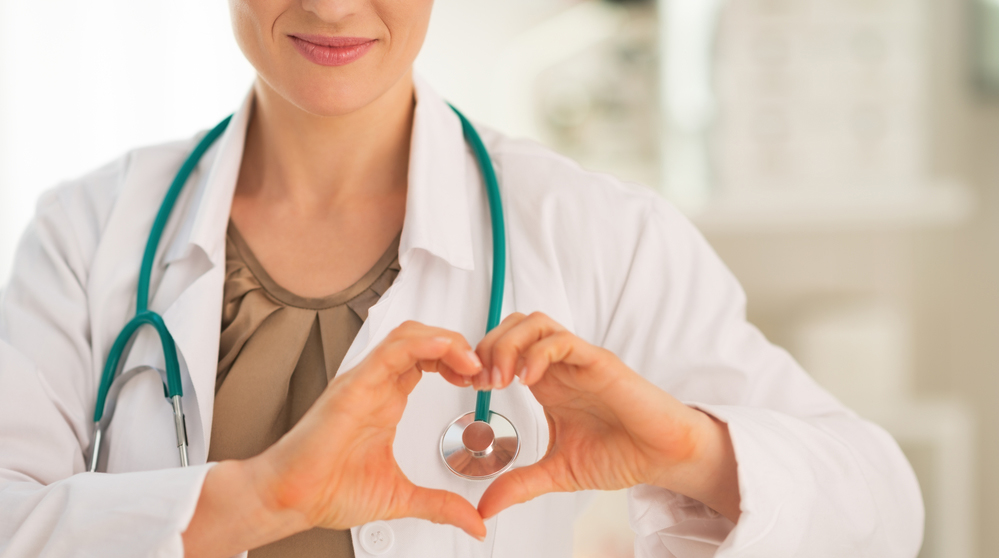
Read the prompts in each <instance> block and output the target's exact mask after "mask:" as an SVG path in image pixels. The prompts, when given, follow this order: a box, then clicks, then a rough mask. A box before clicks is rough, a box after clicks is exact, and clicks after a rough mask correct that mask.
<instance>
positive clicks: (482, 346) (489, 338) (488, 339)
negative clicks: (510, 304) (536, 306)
mask: <svg viewBox="0 0 999 558" xmlns="http://www.w3.org/2000/svg"><path fill="white" fill-rule="evenodd" d="M526 319H527V316H525V315H524V314H521V313H520V312H514V313H513V314H510V315H509V316H507V317H505V318H503V321H502V322H500V324H499V325H498V326H496V327H494V328H493V329H491V330H489V332H487V333H486V336H485V337H483V338H482V340H481V341H479V344H478V346H476V347H475V352H476V353H477V354H478V355H479V359H480V360H481V361H482V370H483V372H485V374H483V377H484V379H485V383H484V384H482V385H485V386H488V385H489V384H490V383H491V379H490V377H489V372H490V371H491V370H492V369H493V355H492V352H493V345H495V344H496V341H498V340H499V338H500V337H503V335H505V334H506V332H508V331H510V330H511V329H513V328H514V327H515V326H516V325H517V324H519V323H520V322H522V321H524V320H526ZM478 386H479V384H478V383H477V384H476V387H478Z"/></svg>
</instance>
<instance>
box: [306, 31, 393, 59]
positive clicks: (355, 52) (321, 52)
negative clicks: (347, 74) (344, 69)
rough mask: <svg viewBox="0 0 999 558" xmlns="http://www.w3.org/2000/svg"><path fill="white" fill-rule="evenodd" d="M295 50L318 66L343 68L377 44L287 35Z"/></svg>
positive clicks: (362, 39)
mask: <svg viewBox="0 0 999 558" xmlns="http://www.w3.org/2000/svg"><path fill="white" fill-rule="evenodd" d="M288 38H290V39H291V42H292V44H293V45H294V46H295V50H297V51H298V53H299V54H301V55H302V56H303V57H305V59H306V60H308V61H310V62H312V63H314V64H319V65H320V66H345V65H347V64H350V63H351V62H354V61H355V60H357V59H359V58H361V57H362V56H364V55H365V54H367V53H368V51H369V50H371V47H372V46H374V45H375V43H376V42H377V41H376V40H375V39H367V38H363V37H337V36H330V35H305V34H296V35H288Z"/></svg>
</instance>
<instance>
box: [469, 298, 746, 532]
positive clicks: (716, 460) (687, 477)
mask: <svg viewBox="0 0 999 558" xmlns="http://www.w3.org/2000/svg"><path fill="white" fill-rule="evenodd" d="M476 352H477V353H478V355H479V358H480V359H481V361H482V363H483V366H484V369H483V372H482V373H480V374H479V375H477V376H476V377H475V378H474V379H473V380H474V385H476V387H478V388H480V389H484V388H487V387H492V388H493V389H500V388H503V387H506V386H508V385H509V384H510V382H512V381H513V378H514V376H515V375H516V377H518V378H519V379H520V381H521V382H522V383H524V384H525V385H527V386H529V387H530V389H531V392H532V393H533V394H534V396H535V397H536V398H537V400H538V402H539V403H541V405H542V406H543V407H544V411H545V416H546V417H547V419H548V428H549V435H550V441H549V445H548V451H547V453H546V454H545V456H544V457H543V458H542V459H541V460H540V461H538V462H537V463H535V464H533V465H529V466H526V467H522V468H519V469H514V470H512V471H510V472H508V473H506V474H504V475H501V476H500V477H498V478H497V479H496V480H495V481H494V482H493V483H492V485H490V486H489V488H488V489H487V490H486V492H485V494H483V496H482V499H481V500H480V501H479V513H480V514H481V515H482V517H484V518H488V517H492V516H494V515H496V514H497V513H499V512H500V511H502V510H503V509H505V508H507V507H509V506H512V505H514V504H518V503H521V502H526V501H528V500H530V499H532V498H535V497H537V496H540V495H542V494H545V493H548V492H571V491H577V490H616V489H622V488H628V487H631V486H634V485H637V484H651V485H656V486H661V487H664V488H668V489H670V490H673V491H676V492H679V493H681V494H685V495H687V496H690V497H692V498H695V499H697V500H700V501H701V502H703V503H705V504H707V505H708V506H710V507H711V508H713V509H715V510H717V511H719V512H720V513H722V514H723V515H725V516H726V517H729V518H730V519H732V520H733V521H734V520H736V519H737V518H738V515H739V491H738V480H737V477H736V466H735V457H734V452H733V449H732V444H731V440H730V439H729V437H728V430H727V427H726V426H725V425H724V424H723V423H721V422H719V421H717V420H715V419H713V418H712V417H710V416H709V415H707V414H705V413H703V412H701V411H698V410H696V409H693V408H691V407H688V406H686V405H684V404H683V403H681V402H680V401H678V400H676V399H675V398H674V397H672V396H671V395H669V394H668V393H666V392H665V391H663V390H662V389H660V388H658V387H657V386H655V385H654V384H652V383H651V382H649V381H648V380H646V379H645V378H643V377H642V376H641V375H639V374H637V373H636V372H634V371H633V370H631V369H629V368H628V367H627V366H626V365H625V364H624V363H623V362H621V360H620V359H618V358H617V357H616V356H615V355H614V354H613V353H611V352H610V351H607V350H605V349H602V348H600V347H596V346H594V345H590V344H589V343H586V342H585V341H583V340H582V339H580V338H578V337H576V336H575V335H573V334H572V333H570V332H569V331H567V330H566V329H565V328H563V327H562V326H560V325H559V324H558V323H556V322H555V321H553V320H552V319H551V318H549V317H548V316H545V315H544V314H540V313H536V314H532V315H531V316H524V315H523V314H513V315H511V316H509V317H507V318H506V319H505V320H504V321H503V323H502V324H500V325H499V326H498V327H497V328H496V329H494V330H493V331H491V332H490V333H489V334H488V335H486V337H485V338H484V339H483V340H482V342H481V343H480V344H479V346H478V347H477V349H476Z"/></svg>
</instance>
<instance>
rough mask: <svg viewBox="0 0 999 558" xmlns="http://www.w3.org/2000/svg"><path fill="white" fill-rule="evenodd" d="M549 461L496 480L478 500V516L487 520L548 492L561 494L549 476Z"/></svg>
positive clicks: (517, 470) (540, 462)
mask: <svg viewBox="0 0 999 558" xmlns="http://www.w3.org/2000/svg"><path fill="white" fill-rule="evenodd" d="M549 463H550V461H547V460H541V461H539V462H537V463H535V464H534V465H529V466H527V467H522V468H520V469H514V470H512V471H510V472H508V473H504V474H502V475H500V476H499V477H497V478H496V480H494V481H493V483H492V484H490V485H489V488H487V489H486V491H485V493H483V494H482V498H480V499H479V515H480V516H482V519H489V518H490V517H493V516H494V515H496V514H498V513H499V512H501V511H503V510H505V509H507V508H509V507H510V506H513V505H516V504H522V503H524V502H527V501H529V500H533V499H534V498H537V497H538V496H541V495H542V494H548V493H549V492H562V491H563V490H562V489H560V488H559V487H558V486H557V485H556V483H555V482H554V481H553V479H552V475H551V474H549V472H548V468H549V466H550V465H549Z"/></svg>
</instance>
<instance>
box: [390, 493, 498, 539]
mask: <svg viewBox="0 0 999 558" xmlns="http://www.w3.org/2000/svg"><path fill="white" fill-rule="evenodd" d="M408 504H409V506H408V509H406V510H405V512H404V513H405V515H406V516H408V517H417V518H420V519H426V520H427V521H431V522H433V523H439V524H447V525H454V526H455V527H457V528H459V529H461V530H462V531H464V532H466V533H468V534H469V535H471V536H472V537H475V538H476V539H478V540H480V541H481V540H484V539H485V537H486V524H485V523H484V522H483V521H482V517H480V516H479V512H478V511H476V510H475V508H474V507H473V506H472V504H470V503H468V500H465V499H464V498H462V497H461V496H458V495H457V494H455V493H454V492H448V491H447V490H435V489H431V488H422V487H419V486H415V485H414V486H413V491H412V493H411V495H410V498H409V502H408Z"/></svg>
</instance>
